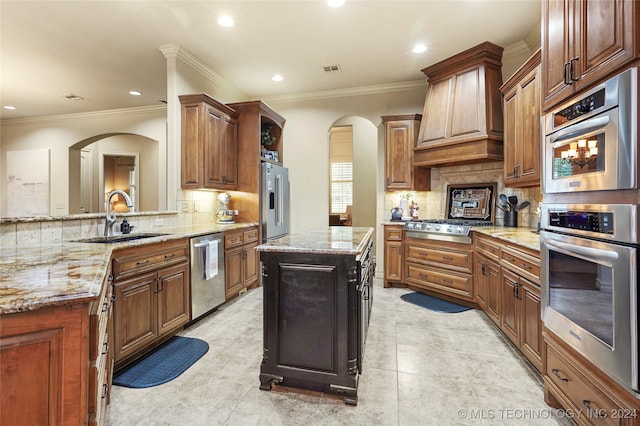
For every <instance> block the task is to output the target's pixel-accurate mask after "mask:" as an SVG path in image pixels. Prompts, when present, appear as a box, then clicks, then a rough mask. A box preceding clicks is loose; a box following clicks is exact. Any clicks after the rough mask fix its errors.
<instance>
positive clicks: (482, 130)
mask: <svg viewBox="0 0 640 426" xmlns="http://www.w3.org/2000/svg"><path fill="white" fill-rule="evenodd" d="M501 67H502V47H500V46H496V45H494V44H492V43H489V42H485V43H482V44H480V45H478V46H475V47H473V48H471V49H468V50H466V51H464V52H461V53H459V54H457V55H455V56H453V57H451V58H449V59H446V60H444V61H442V62H439V63H437V64H435V65H432V66H430V67H428V68H425V69H423V70H422V72H423V73H424V74H425V75H426V76H427V77H428V80H429V85H428V87H427V96H426V99H425V105H424V111H423V113H422V122H421V125H420V134H419V136H418V143H417V145H416V148H415V150H414V165H416V166H421V167H431V166H441V165H453V164H468V163H478V162H485V161H500V160H502V133H503V130H502V129H503V121H502V99H501V94H500V86H501V85H502V72H501Z"/></svg>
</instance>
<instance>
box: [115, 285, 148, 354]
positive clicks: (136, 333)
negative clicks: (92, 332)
mask: <svg viewBox="0 0 640 426" xmlns="http://www.w3.org/2000/svg"><path fill="white" fill-rule="evenodd" d="M155 291H156V273H155V272H154V273H150V274H146V275H142V276H139V277H135V278H130V279H128V280H123V281H121V282H119V283H116V284H114V290H113V292H114V295H115V297H116V299H115V302H114V305H113V326H114V334H115V336H114V340H115V349H114V360H115V361H116V362H117V361H119V360H121V359H122V358H125V357H126V356H128V355H130V354H132V353H134V352H136V351H137V350H138V349H140V348H143V347H144V346H145V345H147V344H150V343H151V342H153V340H154V339H155V338H156V336H157V334H158V331H157V327H156V325H157V320H156V318H157V312H156V305H157V303H156V295H155Z"/></svg>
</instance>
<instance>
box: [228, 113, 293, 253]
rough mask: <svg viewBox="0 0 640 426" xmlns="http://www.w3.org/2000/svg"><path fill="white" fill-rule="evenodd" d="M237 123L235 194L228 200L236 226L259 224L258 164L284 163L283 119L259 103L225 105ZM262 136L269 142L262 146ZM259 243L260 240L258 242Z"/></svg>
mask: <svg viewBox="0 0 640 426" xmlns="http://www.w3.org/2000/svg"><path fill="white" fill-rule="evenodd" d="M228 106H229V107H231V108H233V109H234V110H235V111H236V113H237V114H238V116H237V121H238V158H239V159H240V161H239V162H238V191H239V192H242V193H241V194H240V193H238V194H234V197H233V199H232V203H233V208H234V209H236V210H238V216H237V218H236V220H237V221H238V222H260V197H259V194H260V164H261V162H270V163H274V164H279V165H282V163H283V161H284V140H283V134H282V133H283V130H284V123H285V119H284V118H283V117H282V116H280V115H279V114H278V113H277V112H275V111H274V110H273V109H271V107H269V106H268V105H267V104H265V103H264V102H262V101H250V102H237V103H232V104H228ZM263 134H268V135H269V137H268V138H266V139H269V140H272V141H273V143H272V144H271V145H270V146H263V145H262V140H263ZM266 151H272V152H277V153H278V160H275V159H270V158H267V157H266V153H265V152H266ZM259 240H260V241H261V237H260V239H259Z"/></svg>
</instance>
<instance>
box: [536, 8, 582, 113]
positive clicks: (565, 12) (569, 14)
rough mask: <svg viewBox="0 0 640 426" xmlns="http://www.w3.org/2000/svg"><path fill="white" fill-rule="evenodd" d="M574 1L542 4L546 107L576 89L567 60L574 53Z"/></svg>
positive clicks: (543, 79) (543, 89) (569, 59)
mask: <svg viewBox="0 0 640 426" xmlns="http://www.w3.org/2000/svg"><path fill="white" fill-rule="evenodd" d="M575 31H576V29H575V28H574V19H573V2H572V0H545V2H544V3H543V4H542V70H543V73H544V74H543V78H542V81H543V87H542V93H543V95H544V104H545V109H546V108H548V107H551V106H552V105H553V104H555V103H557V102H559V101H560V100H562V99H564V98H565V97H567V96H569V95H571V93H573V85H572V84H567V82H568V78H569V76H568V74H567V73H568V72H569V67H568V66H566V65H565V64H568V63H569V62H570V61H571V58H572V57H573V54H574V53H573V47H572V44H571V43H572V42H573V34H574V32H575Z"/></svg>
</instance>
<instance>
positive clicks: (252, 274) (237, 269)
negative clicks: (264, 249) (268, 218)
mask: <svg viewBox="0 0 640 426" xmlns="http://www.w3.org/2000/svg"><path fill="white" fill-rule="evenodd" d="M256 247H258V227H251V228H248V229H244V230H238V231H229V232H225V234H224V270H225V289H226V298H227V300H229V299H231V298H233V297H235V296H237V295H238V294H239V293H240V292H241V291H243V290H244V289H246V288H249V287H251V286H255V285H257V284H258V282H259V276H258V270H259V268H258V265H259V263H258V255H257V252H256Z"/></svg>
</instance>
